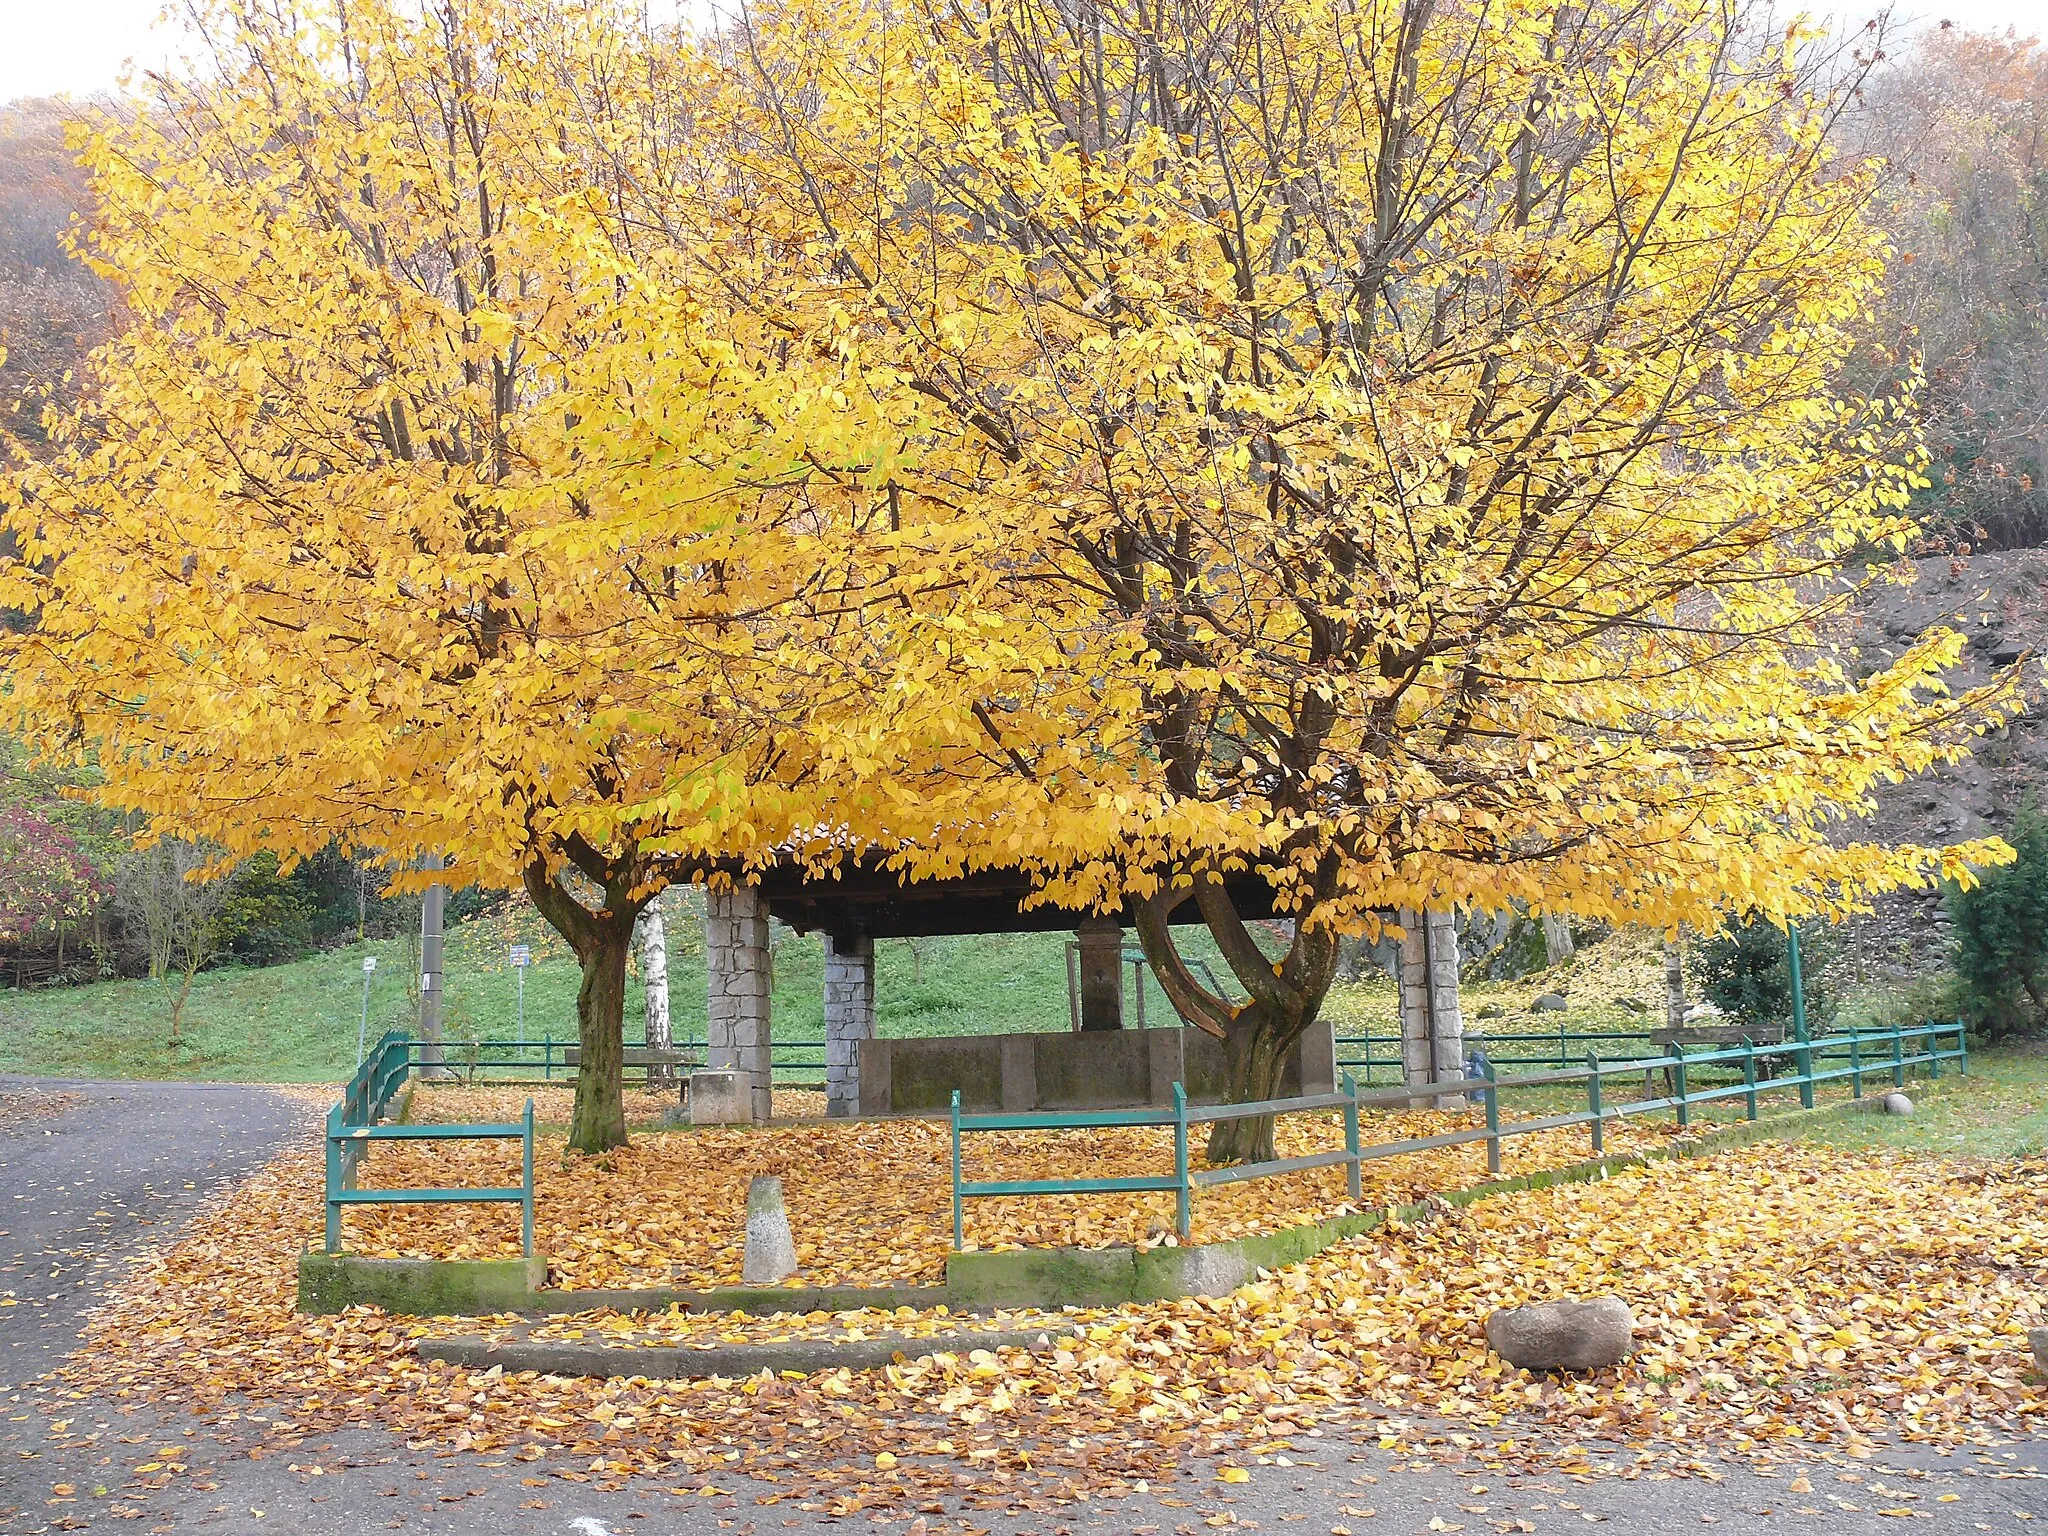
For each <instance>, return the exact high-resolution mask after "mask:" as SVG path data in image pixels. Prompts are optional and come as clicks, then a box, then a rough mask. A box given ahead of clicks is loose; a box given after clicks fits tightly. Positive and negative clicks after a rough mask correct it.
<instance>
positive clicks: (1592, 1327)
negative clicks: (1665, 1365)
mask: <svg viewBox="0 0 2048 1536" xmlns="http://www.w3.org/2000/svg"><path fill="white" fill-rule="evenodd" d="M1635 1327H1636V1321H1635V1318H1634V1317H1633V1316H1632V1315H1631V1314H1630V1312H1629V1310H1628V1303H1627V1302H1625V1301H1623V1300H1622V1299H1621V1298H1620V1297H1619V1296H1602V1297H1600V1298H1598V1299H1597V1300H1594V1301H1546V1302H1541V1303H1538V1304H1537V1305H1535V1306H1529V1307H1503V1308H1502V1309H1501V1310H1500V1311H1498V1312H1495V1313H1494V1314H1493V1315H1492V1316H1491V1317H1489V1318H1487V1320H1486V1342H1487V1343H1488V1344H1490V1345H1492V1346H1493V1351H1494V1353H1495V1354H1497V1355H1499V1356H1500V1357H1501V1358H1502V1359H1503V1360H1506V1361H1507V1362H1508V1364H1510V1365H1517V1366H1520V1367H1521V1368H1522V1369H1523V1370H1525V1371H1597V1370H1600V1369H1602V1368H1603V1367H1605V1366H1610V1365H1617V1364H1619V1363H1620V1362H1621V1361H1623V1360H1626V1359H1627V1358H1628V1356H1629V1354H1630V1352H1631V1351H1632V1350H1633V1349H1634V1348H1635Z"/></svg>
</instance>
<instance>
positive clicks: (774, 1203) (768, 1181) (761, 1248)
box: [740, 1174, 796, 1285]
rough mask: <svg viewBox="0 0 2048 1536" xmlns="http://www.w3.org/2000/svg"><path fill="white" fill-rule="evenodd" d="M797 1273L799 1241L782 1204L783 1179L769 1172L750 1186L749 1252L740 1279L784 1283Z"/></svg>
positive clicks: (758, 1282) (756, 1283)
mask: <svg viewBox="0 0 2048 1536" xmlns="http://www.w3.org/2000/svg"><path fill="white" fill-rule="evenodd" d="M795 1273H796V1240H795V1239H794V1238H792V1237H791V1236H790V1235H789V1212H788V1211H787V1210H786V1209H784V1207H783V1204H782V1180H780V1179H778V1178H775V1177H773V1176H771V1175H768V1174H762V1175H760V1176H759V1177H757V1178H756V1179H755V1180H754V1181H753V1183H751V1184H749V1185H748V1186H747V1253H746V1259H745V1261H744V1263H743V1264H742V1265H741V1267H740V1278H741V1279H743V1280H745V1281H746V1282H747V1284H749V1285H780V1284H781V1283H782V1282H783V1281H785V1280H787V1279H788V1278H789V1277H790V1276H791V1275H793V1274H795Z"/></svg>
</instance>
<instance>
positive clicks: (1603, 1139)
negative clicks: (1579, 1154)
mask: <svg viewBox="0 0 2048 1536" xmlns="http://www.w3.org/2000/svg"><path fill="white" fill-rule="evenodd" d="M1586 1070H1587V1071H1588V1072H1589V1073H1590V1074H1592V1075H1591V1076H1589V1077H1588V1078H1587V1079H1586V1113H1587V1114H1589V1115H1591V1116H1592V1117H1593V1155H1594V1156H1595V1157H1598V1156H1599V1155H1600V1154H1601V1153H1602V1152H1604V1151H1606V1150H1607V1136H1606V1132H1605V1130H1604V1129H1603V1128H1602V1127H1601V1124H1600V1120H1601V1115H1602V1111H1601V1108H1600V1058H1599V1057H1598V1056H1596V1055H1595V1054H1594V1053H1593V1052H1591V1051H1588V1052H1586Z"/></svg>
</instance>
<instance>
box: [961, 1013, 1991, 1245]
mask: <svg viewBox="0 0 2048 1536" xmlns="http://www.w3.org/2000/svg"><path fill="white" fill-rule="evenodd" d="M1950 1039H1953V1041H1954V1043H1953V1045H1948V1044H1945V1043H1944V1042H1946V1041H1948V1040H1950ZM1872 1046H1881V1047H1882V1048H1883V1049H1882V1050H1880V1051H1878V1052H1877V1053H1876V1054H1875V1055H1874V1056H1873V1055H1872V1054H1871V1053H1870V1052H1869V1050H1867V1047H1872ZM1909 1047H1911V1048H1910V1049H1909ZM1945 1061H1953V1062H1954V1063H1955V1064H1956V1066H1957V1068H1958V1069H1959V1070H1961V1071H1963V1072H1968V1071H1969V1061H1970V1058H1969V1040H1968V1038H1967V1036H1966V1035H1965V1033H1964V1029H1963V1025H1962V1023H1961V1021H1958V1022H1956V1023H1954V1024H1923V1025H1916V1026H1914V1027H1912V1028H1910V1029H1906V1028H1893V1029H1889V1030H1861V1031H1853V1032H1844V1033H1842V1034H1839V1035H1825V1036H1822V1037H1821V1038H1820V1039H1818V1040H1805V1039H1793V1040H1788V1041H1786V1042H1784V1043H1783V1044H1782V1045H1773V1044H1761V1045H1759V1044H1754V1043H1751V1042H1747V1041H1745V1042H1744V1043H1743V1044H1741V1045H1737V1046H1730V1047H1726V1048H1721V1049H1714V1050H1703V1051H1688V1050H1686V1049H1684V1048H1683V1047H1681V1048H1679V1049H1677V1050H1674V1051H1672V1052H1671V1053H1669V1054H1667V1055H1663V1056H1651V1057H1642V1056H1631V1057H1627V1058H1625V1059H1622V1060H1608V1061H1602V1060H1601V1059H1600V1057H1599V1056H1598V1055H1597V1054H1589V1055H1588V1056H1587V1058H1586V1061H1585V1064H1584V1065H1582V1066H1574V1067H1566V1068H1563V1069H1561V1070H1558V1071H1552V1072H1536V1073H1529V1074H1525V1075H1523V1076H1520V1077H1498V1076H1496V1075H1495V1071H1494V1067H1493V1066H1492V1064H1491V1063H1485V1062H1482V1074H1481V1075H1480V1076H1478V1077H1468V1078H1463V1079H1460V1080H1458V1081H1455V1082H1439V1083H1430V1084H1427V1085H1416V1086H1404V1087H1399V1088H1381V1089H1373V1090H1369V1091H1361V1090H1360V1088H1359V1086H1358V1082H1357V1080H1356V1079H1355V1078H1354V1077H1353V1076H1352V1074H1351V1073H1350V1072H1348V1071H1347V1072H1346V1073H1345V1074H1344V1079H1343V1085H1342V1088H1341V1090H1340V1091H1338V1092H1336V1093H1323V1094H1309V1095H1306V1096H1303V1097H1300V1098H1293V1099H1269V1100H1266V1101H1264V1102H1261V1103H1255V1104H1217V1105H1203V1106H1201V1107H1199V1108H1190V1107H1189V1105H1188V1102H1187V1095H1186V1092H1185V1090H1184V1089H1183V1087H1182V1085H1181V1084H1179V1083H1175V1084H1174V1085H1173V1107H1172V1108H1171V1109H1130V1110H1084V1111H1077V1112H1073V1113H1067V1112H1063V1111H1058V1110H1041V1111H1035V1112H1033V1113H1030V1114H962V1113H961V1110H960V1094H959V1092H958V1091H957V1090H956V1091H955V1092H954V1094H953V1104H952V1128H953V1149H952V1150H953V1155H952V1168H953V1246H954V1248H955V1249H958V1248H959V1247H960V1246H961V1245H962V1243H963V1242H964V1241H965V1237H966V1230H965V1221H964V1212H963V1203H964V1202H965V1201H967V1200H977V1199H987V1198H991V1197H995V1196H1003V1195H1080V1194H1104V1193H1116V1192H1126V1191H1128V1192H1138V1191H1171V1192H1172V1193H1173V1194H1174V1196H1175V1227H1176V1229H1177V1231H1178V1232H1179V1234H1180V1237H1181V1238H1182V1240H1183V1241H1184V1240H1186V1238H1187V1236H1188V1231H1189V1226H1190V1223H1191V1220H1192V1214H1193V1202H1194V1192H1195V1190H1197V1189H1200V1188H1202V1187H1204V1186H1207V1185H1212V1184H1226V1183H1233V1182H1236V1181H1238V1180H1241V1179H1263V1178H1273V1177H1277V1176H1279V1175H1281V1174H1287V1173H1298V1172H1301V1171H1303V1170H1304V1169H1310V1168H1330V1167H1336V1166H1340V1165H1342V1166H1344V1167H1345V1168H1346V1169H1347V1174H1348V1177H1347V1180H1346V1182H1347V1184H1348V1186H1349V1191H1350V1195H1351V1198H1352V1199H1353V1200H1357V1199H1358V1198H1360V1188H1361V1178H1360V1172H1359V1170H1360V1168H1361V1167H1362V1166H1363V1165H1364V1164H1366V1163H1369V1162H1373V1161H1375V1160H1377V1159H1379V1158H1384V1157H1398V1156H1401V1155H1402V1154H1404V1153H1409V1152H1427V1151H1430V1150H1433V1149H1435V1148H1438V1147H1455V1146H1462V1145H1466V1144H1469V1143H1471V1142H1477V1141H1484V1142H1485V1143H1486V1166H1487V1170H1488V1172H1489V1173H1494V1174H1498V1173H1499V1172H1500V1171H1501V1143H1502V1142H1503V1141H1505V1140H1507V1139H1508V1138H1510V1137H1513V1136H1527V1135H1531V1134H1533V1133H1535V1132H1537V1131H1548V1130H1558V1129H1562V1128H1567V1127H1573V1126H1584V1127H1586V1128H1587V1130H1588V1131H1589V1132H1590V1135H1591V1138H1592V1145H1593V1154H1594V1156H1596V1157H1597V1156H1600V1155H1601V1154H1602V1153H1604V1152H1605V1150H1606V1128H1607V1126H1608V1124H1609V1123H1610V1122H1614V1121H1619V1120H1622V1119H1624V1118H1626V1117H1628V1116H1630V1115H1645V1114H1657V1113H1662V1112H1664V1111H1667V1110H1668V1111H1671V1112H1672V1113H1673V1114H1674V1115H1675V1116H1676V1118H1677V1121H1678V1124H1679V1126H1680V1127H1681V1128H1682V1129H1684V1128H1690V1126H1691V1124H1692V1112H1693V1110H1694V1109H1695V1108H1697V1107H1699V1106H1703V1105H1709V1104H1715V1103H1719V1102H1721V1101H1723V1100H1726V1099H1732V1098H1740V1099H1742V1100H1743V1107H1744V1111H1745V1114H1746V1117H1747V1118H1748V1119H1750V1120H1755V1119H1757V1118H1758V1115H1759V1108H1758V1102H1757V1100H1758V1095H1759V1094H1761V1093H1767V1092H1773V1091H1776V1092H1786V1091H1794V1092H1797V1094H1798V1096H1799V1102H1800V1105H1801V1106H1802V1107H1803V1108H1808V1109H1810V1108H1812V1107H1813V1101H1814V1088H1815V1087H1816V1086H1817V1085H1819V1084H1822V1083H1830V1082H1847V1083H1848V1084H1849V1087H1850V1092H1851V1095H1852V1096H1853V1097H1855V1098H1861V1097H1862V1096H1863V1090H1864V1087H1865V1085H1866V1082H1867V1081H1868V1080H1869V1079H1871V1078H1873V1077H1876V1078H1879V1079H1889V1080H1890V1083H1891V1085H1893V1086H1897V1087H1903V1086H1905V1082H1906V1074H1907V1072H1908V1071H1909V1070H1910V1069H1912V1068H1914V1067H1925V1068H1926V1069H1927V1071H1928V1073H1929V1075H1930V1076H1932V1077H1934V1078H1939V1077H1940V1076H1941V1070H1942V1063H1943V1062H1945ZM1787 1064H1790V1065H1791V1066H1792V1068H1793V1070H1791V1071H1781V1070H1779V1069H1780V1068H1781V1067H1784V1066H1786V1065H1787ZM1760 1068H1761V1069H1762V1070H1761V1071H1760V1070H1759V1069H1760ZM1660 1070H1661V1071H1664V1072H1666V1074H1667V1081H1668V1083H1669V1086H1670V1090H1671V1091H1670V1092H1668V1093H1663V1094H1651V1095H1647V1096H1645V1097H1643V1098H1640V1099H1634V1100H1628V1101H1624V1102H1619V1103H1617V1102H1612V1101H1610V1100H1609V1099H1607V1097H1606V1096H1605V1094H1604V1092H1603V1088H1602V1084H1603V1082H1604V1081H1605V1079H1607V1078H1610V1077H1617V1076H1627V1077H1631V1078H1633V1077H1636V1076H1638V1075H1640V1076H1643V1077H1644V1078H1645V1080H1646V1082H1647V1081H1648V1080H1649V1079H1650V1078H1651V1077H1653V1076H1654V1074H1655V1073H1656V1072H1658V1071H1660ZM1703 1070H1704V1071H1718V1072H1720V1073H1722V1074H1730V1073H1733V1074H1738V1075H1739V1080H1738V1081H1735V1082H1732V1083H1716V1084H1714V1085H1712V1086H1695V1085H1696V1083H1697V1082H1698V1081H1699V1080H1698V1079H1697V1078H1695V1076H1694V1074H1695V1073H1698V1072H1701V1071H1703ZM1574 1083H1582V1084H1584V1085H1585V1093H1586V1107H1585V1108H1584V1109H1583V1110H1568V1111H1565V1112H1562V1113H1558V1114H1550V1115H1541V1116H1537V1117H1535V1118H1532V1119H1526V1120H1510V1121H1503V1120H1502V1118H1501V1112H1500V1096H1501V1094H1502V1093H1503V1092H1508V1093H1512V1092H1516V1091H1521V1090H1534V1089H1557V1088H1559V1087H1564V1086H1568V1085H1571V1084H1574ZM1451 1097H1470V1098H1473V1099H1476V1100H1478V1102H1479V1108H1480V1110H1481V1112H1482V1116H1483V1124H1481V1125H1478V1126H1469V1127H1466V1128H1463V1129H1459V1130H1454V1131H1445V1132H1442V1133H1440V1134H1438V1135H1435V1136H1414V1137H1408V1138H1406V1139H1404V1140H1400V1141H1386V1142H1375V1143H1373V1144H1371V1145H1369V1146H1367V1145H1362V1144H1361V1142H1360V1134H1359V1112H1360V1111H1361V1110H1362V1109H1367V1108H1380V1107H1387V1108H1392V1107H1397V1106H1402V1105H1408V1104H1412V1103H1415V1102H1417V1101H1420V1100H1432V1099H1434V1100H1441V1099H1445V1098H1451ZM1332 1110H1340V1111H1342V1113H1343V1116H1344V1147H1343V1149H1342V1150H1341V1151H1330V1152H1318V1153H1314V1154H1312V1155H1310V1156H1307V1157H1292V1158H1278V1159H1274V1160H1271V1161H1267V1162H1260V1163H1247V1164H1236V1165H1231V1166H1227V1167H1221V1168H1201V1169H1197V1168H1194V1167H1192V1166H1191V1165H1190V1163H1189V1159H1188V1128H1189V1127H1190V1126H1194V1125H1204V1124H1211V1123H1214V1122H1216V1121H1222V1120H1245V1119H1251V1118H1253V1117H1255V1116H1263V1115H1289V1114H1299V1113H1318V1112H1320V1113H1328V1112H1330V1111H1332ZM1145 1125H1153V1126H1171V1127H1173V1132H1174V1137H1173V1163H1174V1166H1173V1172H1172V1173H1171V1174H1135V1175H1128V1176H1123V1177H1112V1178H1099V1179H1013V1180H989V1181H974V1180H968V1179H965V1178H963V1177H962V1173H961V1150H960V1149H961V1137H962V1136H963V1135H968V1134H973V1133H975V1132H982V1131H1034V1130H1072V1129H1082V1128H1087V1127H1094V1126H1145Z"/></svg>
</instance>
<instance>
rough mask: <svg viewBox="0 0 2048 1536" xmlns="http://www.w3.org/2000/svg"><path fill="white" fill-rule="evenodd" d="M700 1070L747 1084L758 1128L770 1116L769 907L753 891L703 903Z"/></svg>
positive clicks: (740, 889)
mask: <svg viewBox="0 0 2048 1536" xmlns="http://www.w3.org/2000/svg"><path fill="white" fill-rule="evenodd" d="M704 974H705V1000H704V1002H705V1007H704V1022H705V1043H706V1047H707V1049H706V1052H705V1055H706V1061H705V1065H706V1066H708V1067H710V1068H712V1069H713V1070H714V1071H731V1072H738V1073H741V1074H743V1075H744V1076H745V1077H746V1079H747V1087H748V1093H749V1096H750V1098H751V1101H752V1104H753V1115H754V1119H755V1121H756V1122H757V1123H764V1122H766V1121H768V1120H769V1119H771V1118H773V1116H774V1112H775V1111H774V1100H773V1097H772V1093H771V1086H772V1084H773V1082H774V1074H773V1072H772V1070H771V1067H770V1058H769V1053H768V1042H769V1039H770V1038H771V1037H770V1032H769V1019H768V903H767V902H766V901H765V900H763V899H762V896H761V893H760V891H758V890H757V889H755V888H754V887H753V886H750V885H745V886H735V887H733V888H732V889H731V890H725V891H710V892H707V893H706V895H705V899H704Z"/></svg>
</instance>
